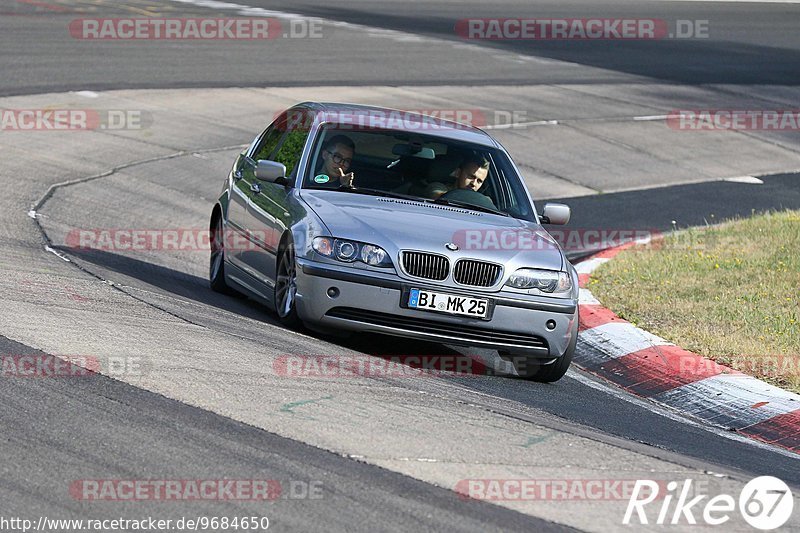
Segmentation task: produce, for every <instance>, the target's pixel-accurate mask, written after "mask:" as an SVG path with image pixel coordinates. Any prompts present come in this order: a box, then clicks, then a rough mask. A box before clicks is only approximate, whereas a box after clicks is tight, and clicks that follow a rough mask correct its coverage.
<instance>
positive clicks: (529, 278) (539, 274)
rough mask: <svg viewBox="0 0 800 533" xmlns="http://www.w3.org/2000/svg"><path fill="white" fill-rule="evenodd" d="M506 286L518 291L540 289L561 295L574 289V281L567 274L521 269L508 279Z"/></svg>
mask: <svg viewBox="0 0 800 533" xmlns="http://www.w3.org/2000/svg"><path fill="white" fill-rule="evenodd" d="M506 285H508V286H509V287H514V288H517V289H539V290H540V291H542V292H546V293H561V292H567V291H569V290H571V289H572V279H571V278H570V277H569V274H568V273H567V272H557V271H555V270H539V269H536V268H520V269H519V270H517V271H516V272H514V273H513V274H512V275H511V277H510V278H508V281H507V282H506Z"/></svg>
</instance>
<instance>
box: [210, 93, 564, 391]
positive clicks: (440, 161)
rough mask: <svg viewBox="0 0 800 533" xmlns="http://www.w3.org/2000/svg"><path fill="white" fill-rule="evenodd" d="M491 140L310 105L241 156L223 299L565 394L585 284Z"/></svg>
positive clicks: (218, 239) (401, 116) (560, 208)
mask: <svg viewBox="0 0 800 533" xmlns="http://www.w3.org/2000/svg"><path fill="white" fill-rule="evenodd" d="M569 217H570V211H569V208H568V207H567V206H565V205H562V204H546V205H545V207H544V209H543V212H542V213H537V211H536V209H535V207H534V205H533V202H532V201H531V198H530V195H529V194H528V191H527V190H526V188H525V185H524V183H523V181H522V179H521V177H520V174H519V171H518V170H517V168H516V166H515V165H514V163H513V161H512V160H511V157H510V156H509V155H508V153H507V152H506V151H505V150H504V149H503V147H502V146H501V145H500V144H499V143H498V142H497V141H496V140H494V139H493V138H492V137H491V136H490V135H489V134H487V133H486V132H484V131H482V130H480V129H478V128H475V127H472V126H469V125H464V124H460V123H456V122H449V121H446V120H442V119H436V118H432V117H429V116H426V115H421V114H417V113H410V112H404V111H398V110H392V109H385V108H377V107H367V106H359V105H353V104H331V103H311V102H306V103H302V104H298V105H296V106H294V107H292V108H290V109H288V110H286V111H285V112H283V113H281V114H280V115H279V116H278V117H277V118H276V119H275V121H274V122H273V123H272V124H271V125H270V126H269V127H267V129H266V130H264V131H263V132H262V133H261V134H260V135H259V136H258V137H256V139H255V140H254V141H253V142H252V144H251V145H250V146H249V147H248V148H247V149H246V150H244V151H243V152H242V153H241V154H239V156H238V157H237V158H236V161H235V162H234V164H233V167H232V168H231V171H230V173H229V175H228V176H227V178H226V179H225V183H224V185H223V188H222V193H221V194H220V196H219V198H218V200H217V202H216V205H215V206H214V208H213V211H212V214H211V266H210V283H211V287H212V289H214V290H216V291H218V292H223V293H233V292H239V293H243V294H245V295H247V296H249V297H252V298H254V299H257V300H258V301H260V302H262V303H263V304H264V305H266V306H267V307H269V308H271V309H272V310H274V311H275V312H276V313H277V315H278V318H279V319H280V321H281V322H282V323H283V324H285V325H286V326H289V327H296V326H300V325H305V326H306V327H307V328H309V329H312V330H316V331H322V332H328V333H330V332H337V333H341V332H374V333H382V334H387V335H396V336H401V337H407V338H416V339H424V340H429V341H436V342H441V343H447V344H457V345H466V346H475V347H481V348H489V349H493V350H497V351H498V354H499V355H500V356H501V357H503V358H505V359H507V360H509V361H511V362H512V363H513V364H514V367H515V368H516V371H517V373H518V374H519V375H520V376H522V377H525V378H528V379H533V380H536V381H543V382H552V381H556V380H558V379H560V378H561V377H562V376H563V375H564V374H565V372H566V371H567V369H568V367H569V365H570V363H571V360H572V355H573V352H574V351H575V346H576V342H577V338H578V277H577V274H576V272H575V269H574V268H573V267H572V265H571V264H570V263H569V261H568V260H567V258H566V256H565V255H564V253H563V251H562V250H561V248H560V247H559V246H558V244H557V243H556V241H555V240H554V239H553V238H552V237H551V236H550V235H549V234H548V233H547V231H545V230H544V229H543V227H542V224H566V223H567V222H568V221H569Z"/></svg>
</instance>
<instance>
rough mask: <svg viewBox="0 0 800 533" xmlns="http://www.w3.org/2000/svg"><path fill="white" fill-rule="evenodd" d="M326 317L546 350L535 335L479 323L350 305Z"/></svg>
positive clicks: (543, 342)
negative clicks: (404, 314)
mask: <svg viewBox="0 0 800 533" xmlns="http://www.w3.org/2000/svg"><path fill="white" fill-rule="evenodd" d="M326 316H329V317H333V318H344V319H347V320H354V321H356V322H362V323H364V324H374V325H376V326H387V327H392V328H395V329H400V330H408V331H412V332H419V333H428V334H434V335H447V336H448V337H452V338H454V339H456V338H457V339H459V340H461V341H467V342H470V341H478V342H489V343H493V344H499V345H510V346H520V347H524V348H539V349H542V350H547V349H548V348H549V346H548V344H547V341H546V340H545V339H544V338H542V337H540V336H538V335H529V334H525V333H511V332H508V331H497V330H493V329H488V328H482V327H480V325H479V324H476V323H474V322H473V323H469V324H452V323H445V322H437V321H435V320H429V319H426V318H422V317H406V316H399V315H390V314H387V313H376V312H375V311H364V310H362V309H355V308H351V307H334V308H333V309H331V310H330V311H328V312H327V314H326Z"/></svg>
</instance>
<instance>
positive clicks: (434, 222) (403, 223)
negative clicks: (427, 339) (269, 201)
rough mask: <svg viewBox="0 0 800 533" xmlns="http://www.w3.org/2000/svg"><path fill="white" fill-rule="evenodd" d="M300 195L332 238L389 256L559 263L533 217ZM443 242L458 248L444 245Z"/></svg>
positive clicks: (552, 266)
mask: <svg viewBox="0 0 800 533" xmlns="http://www.w3.org/2000/svg"><path fill="white" fill-rule="evenodd" d="M301 197H302V198H303V200H304V201H305V202H306V203H307V204H308V206H309V207H310V208H311V209H312V210H313V211H314V212H315V213H316V214H317V215H318V216H319V217H320V219H321V220H322V222H323V223H324V224H325V225H326V226H327V227H328V229H329V230H330V232H331V235H333V236H334V237H339V238H343V239H352V240H356V241H361V242H367V243H371V244H377V245H378V246H381V247H383V248H385V249H386V251H387V252H389V253H390V255H392V256H393V257H396V254H397V252H398V251H399V250H422V251H430V252H434V253H439V254H444V255H449V256H451V257H453V258H458V257H470V258H475V259H483V260H485V261H494V262H499V263H502V264H504V265H506V266H509V267H510V266H515V267H517V268H522V267H532V268H544V269H549V270H561V269H562V268H563V267H564V261H563V256H562V253H561V249H560V248H559V247H558V244H556V242H555V241H554V240H553V239H552V237H550V235H549V234H547V232H545V231H544V230H543V229H542V227H541V226H540V225H538V224H535V223H533V222H527V221H525V220H519V219H516V218H512V217H504V216H499V215H492V214H491V213H482V212H478V211H470V210H467V209H461V208H455V207H450V206H444V205H438V204H431V203H425V202H415V201H412V200H403V199H396V198H384V197H379V196H370V195H362V194H352V193H346V192H340V191H325V190H303V191H302V194H301ZM447 243H454V244H456V245H457V246H458V247H459V250H457V251H451V250H448V249H447V248H445V244H447Z"/></svg>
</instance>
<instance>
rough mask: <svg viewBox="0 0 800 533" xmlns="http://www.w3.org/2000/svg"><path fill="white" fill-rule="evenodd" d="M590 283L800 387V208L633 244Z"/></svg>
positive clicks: (655, 323) (716, 352) (633, 317)
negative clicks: (643, 243)
mask: <svg viewBox="0 0 800 533" xmlns="http://www.w3.org/2000/svg"><path fill="white" fill-rule="evenodd" d="M588 288H589V289H590V290H591V291H592V293H593V294H594V295H595V296H596V297H597V298H598V299H599V300H600V301H601V302H602V303H603V305H605V306H607V307H609V308H610V309H611V310H613V311H614V312H615V313H616V314H617V315H619V316H620V317H622V318H624V319H626V320H628V321H630V322H632V323H633V324H635V325H637V326H639V327H641V328H643V329H645V330H647V331H650V332H652V333H655V334H656V335H658V336H660V337H663V338H665V339H667V340H669V341H670V342H674V343H675V344H677V345H678V346H680V347H682V348H685V349H687V350H690V351H692V352H695V353H698V354H701V355H704V356H706V357H708V358H710V359H713V360H714V361H716V362H718V363H720V364H724V365H728V366H730V367H732V368H734V369H736V370H740V371H742V372H745V373H747V374H750V375H753V376H756V377H759V378H762V379H764V380H765V381H769V382H771V383H773V384H776V385H778V386H781V387H784V388H788V389H790V390H793V391H794V392H800V211H781V212H773V213H765V214H759V215H754V216H753V217H751V218H747V219H737V220H733V221H730V222H727V223H724V224H721V225H719V226H709V227H706V228H702V229H692V230H687V231H682V232H675V233H672V234H670V235H667V236H665V237H664V239H663V240H662V241H656V242H655V243H654V244H650V245H646V246H637V247H634V248H630V249H628V250H625V251H623V252H622V253H620V254H619V255H617V257H616V258H615V259H614V260H613V261H609V262H608V263H606V264H604V265H602V266H601V267H600V268H599V269H598V270H596V271H595V273H594V274H593V275H592V278H591V279H590V280H589V285H588Z"/></svg>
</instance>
